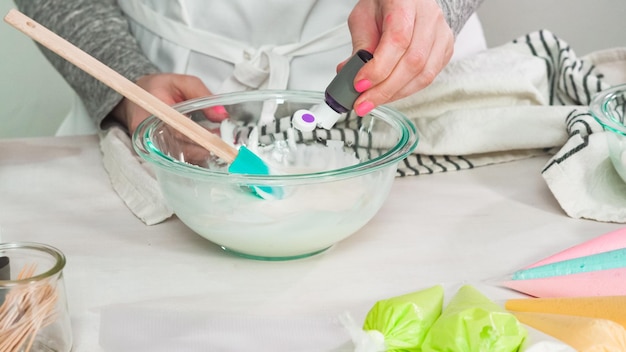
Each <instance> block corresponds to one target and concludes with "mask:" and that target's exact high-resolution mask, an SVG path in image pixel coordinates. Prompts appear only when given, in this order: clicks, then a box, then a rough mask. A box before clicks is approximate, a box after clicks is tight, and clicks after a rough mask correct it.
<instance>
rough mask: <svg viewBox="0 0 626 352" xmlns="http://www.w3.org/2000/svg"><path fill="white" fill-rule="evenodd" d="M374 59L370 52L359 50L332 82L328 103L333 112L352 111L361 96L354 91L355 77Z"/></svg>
mask: <svg viewBox="0 0 626 352" xmlns="http://www.w3.org/2000/svg"><path fill="white" fill-rule="evenodd" d="M372 58H373V56H372V54H371V53H370V52H368V51H366V50H359V51H358V52H357V53H356V54H354V55H353V56H352V57H351V58H350V60H348V62H347V63H346V64H345V65H344V66H343V68H342V69H341V71H339V73H337V76H335V78H334V79H333V80H332V81H331V82H330V84H329V85H328V87H327V88H326V103H327V104H328V105H329V106H330V107H331V108H333V110H335V111H337V112H340V113H343V112H348V111H350V110H351V109H352V106H353V105H354V102H355V101H356V99H357V98H358V97H359V95H361V93H359V92H357V91H356V89H354V77H355V76H356V74H357V73H358V72H359V70H360V69H361V67H363V65H365V63H366V62H368V61H369V60H371V59H372Z"/></svg>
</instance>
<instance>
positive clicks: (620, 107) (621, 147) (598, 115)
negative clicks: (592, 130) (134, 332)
mask: <svg viewBox="0 0 626 352" xmlns="http://www.w3.org/2000/svg"><path fill="white" fill-rule="evenodd" d="M589 108H590V110H591V114H592V115H593V117H594V118H595V119H596V121H598V122H599V123H600V124H601V125H602V127H603V128H604V130H605V131H607V132H608V133H606V138H607V145H608V147H609V157H610V159H611V162H612V163H613V166H614V167H615V170H616V171H617V173H618V174H619V176H620V177H621V178H622V179H623V180H624V182H626V125H625V123H626V121H624V119H625V118H626V84H623V85H618V86H615V87H613V88H609V89H606V90H603V91H601V92H599V93H597V94H596V95H595V96H594V98H593V99H592V101H591V104H589Z"/></svg>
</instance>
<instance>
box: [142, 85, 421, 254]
mask: <svg viewBox="0 0 626 352" xmlns="http://www.w3.org/2000/svg"><path fill="white" fill-rule="evenodd" d="M323 101H324V94H323V93H321V92H319V93H318V92H307V91H276V90H266V91H249V92H237V93H228V94H222V95H215V96H211V97H206V98H201V99H196V100H190V101H187V102H183V103H180V104H177V105H175V108H176V109H177V110H178V111H179V112H181V113H183V114H186V115H187V116H189V117H190V118H192V119H193V120H194V121H196V122H198V123H199V124H201V125H203V126H204V127H205V128H207V129H209V130H210V131H211V132H213V133H215V134H218V135H220V136H221V138H222V139H224V140H226V141H227V142H229V143H231V144H233V145H235V146H240V145H246V147H247V148H249V149H251V150H252V151H253V152H254V153H255V154H257V155H258V156H260V157H261V158H262V159H263V160H264V161H265V162H266V164H268V166H269V167H270V170H271V174H270V175H248V174H245V175H244V174H232V173H229V172H228V171H227V168H228V165H227V164H225V163H224V162H223V161H222V160H221V159H218V158H217V157H215V156H214V155H212V153H209V152H207V151H205V150H203V149H201V148H200V147H199V146H197V145H195V144H194V143H193V142H191V141H189V140H187V139H186V138H185V137H182V136H180V134H179V133H177V132H175V131H174V130H173V129H172V128H170V127H169V126H167V125H166V124H165V123H163V122H161V121H160V120H159V119H157V118H156V117H154V116H151V117H149V118H148V119H146V120H145V121H144V122H142V123H141V124H140V125H139V127H138V128H137V130H136V131H135V133H134V134H133V145H134V148H135V151H136V152H137V153H138V154H139V155H140V156H141V157H142V158H143V159H145V160H146V161H147V162H148V163H149V164H151V165H152V167H153V169H154V171H155V174H156V178H157V181H158V183H159V186H160V189H161V191H162V193H163V196H164V198H165V199H166V201H167V202H168V204H169V206H170V207H171V208H172V209H173V211H174V213H175V214H176V215H177V216H178V218H179V219H180V220H181V221H182V222H183V223H184V224H185V225H187V226H188V227H189V228H191V229H192V230H193V231H195V232H196V233H198V234H199V235H201V236H203V237H205V238H206V239H208V240H209V241H212V242H214V243H216V244H217V245H219V246H221V247H222V248H223V249H224V250H226V251H229V252H232V253H235V254H237V255H240V256H244V257H248V258H254V259H263V260H286V259H295V258H302V257H307V256H310V255H313V254H316V253H320V252H322V251H324V250H326V249H327V248H329V247H331V246H332V245H333V244H335V243H337V242H339V241H341V240H343V239H345V238H347V237H348V236H350V235H352V234H354V233H355V232H356V231H357V230H359V229H360V228H361V227H363V226H364V225H365V224H366V223H367V222H368V221H370V219H372V217H374V215H375V214H376V213H377V212H378V210H379V209H380V207H381V206H382V204H383V203H384V201H385V200H386V198H387V196H388V194H389V190H390V188H391V185H392V183H393V180H394V178H395V174H396V168H397V164H398V162H400V161H401V160H402V159H404V158H405V157H406V156H407V155H408V154H409V153H410V152H411V151H413V149H415V147H416V146H417V141H418V137H417V134H416V130H415V126H414V125H413V124H412V123H411V122H410V121H409V120H408V119H407V118H406V117H405V116H404V115H402V114H401V113H400V112H398V111H396V110H393V109H391V108H387V107H379V108H376V109H374V110H373V111H372V112H371V113H369V114H368V115H367V116H364V117H362V118H360V117H357V116H354V115H342V117H340V119H339V121H338V122H337V124H336V125H335V128H333V129H332V130H325V129H321V128H317V129H315V130H313V131H311V132H301V131H299V130H295V129H293V128H292V127H291V117H292V115H294V113H295V112H296V111H299V110H300V111H301V109H311V108H314V107H315V106H317V105H318V104H324V103H323ZM217 106H223V107H224V108H225V109H226V111H227V112H228V114H229V118H228V119H227V120H226V121H224V122H222V123H215V122H210V121H209V120H208V119H207V117H206V115H205V113H206V112H207V111H210V110H211V108H213V107H217ZM268 116H270V117H271V118H272V119H274V121H273V122H271V123H269V124H264V125H262V126H260V125H259V119H263V118H268ZM251 186H254V187H259V188H261V189H272V190H280V194H281V196H280V197H276V198H273V199H264V198H261V197H259V196H258V195H257V194H255V193H254V192H252V191H251Z"/></svg>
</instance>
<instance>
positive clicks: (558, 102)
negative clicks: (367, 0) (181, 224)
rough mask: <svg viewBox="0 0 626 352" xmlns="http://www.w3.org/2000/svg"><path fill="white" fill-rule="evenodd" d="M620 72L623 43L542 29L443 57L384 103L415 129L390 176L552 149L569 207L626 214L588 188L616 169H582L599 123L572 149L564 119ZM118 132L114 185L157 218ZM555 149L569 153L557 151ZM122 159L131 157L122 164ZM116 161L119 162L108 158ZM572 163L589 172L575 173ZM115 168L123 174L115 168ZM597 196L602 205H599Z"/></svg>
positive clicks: (601, 149)
mask: <svg viewBox="0 0 626 352" xmlns="http://www.w3.org/2000/svg"><path fill="white" fill-rule="evenodd" d="M624 76H626V48H612V49H608V50H605V51H602V52H597V53H592V54H590V55H587V56H585V57H581V58H578V57H577V56H576V55H575V53H574V51H573V50H572V49H571V48H570V47H569V45H568V44H567V43H566V42H564V41H563V40H561V39H560V38H558V37H557V36H556V35H554V34H553V33H551V32H549V31H546V30H542V31H537V32H533V33H530V34H528V35H526V36H523V37H520V38H518V39H516V40H514V41H512V42H510V43H508V44H505V45H502V46H499V47H496V48H492V49H488V50H485V51H483V52H481V53H478V54H475V55H473V56H470V57H466V58H463V59H461V60H457V61H454V62H451V63H450V64H449V65H448V66H447V67H446V68H445V69H444V71H442V73H441V74H440V75H439V76H438V77H437V79H436V80H435V81H434V82H433V83H432V84H431V85H430V86H429V87H427V88H425V89H424V90H422V91H420V92H419V93H417V94H414V95H413V96H411V97H408V98H405V99H402V100H400V101H397V102H394V103H392V104H390V106H392V107H394V108H396V109H398V110H400V111H402V112H403V113H405V114H406V115H407V116H408V117H409V118H410V119H411V120H412V121H413V122H414V123H415V125H416V127H417V130H418V134H419V137H420V140H419V143H418V147H417V149H416V150H415V152H414V153H412V154H411V155H409V156H408V157H407V158H406V159H405V160H404V161H403V162H401V163H400V165H399V167H398V176H409V175H420V174H428V173H435V172H446V171H453V170H463V169H470V168H473V167H477V166H482V165H488V164H494V163H501V162H506V161H512V160H517V159H520V158H527V157H531V156H535V155H540V154H548V153H549V154H555V153H556V154H555V156H554V157H553V158H552V159H551V161H550V163H549V164H548V165H547V166H546V168H545V169H544V170H543V176H544V178H545V180H546V182H547V183H548V186H549V188H550V189H551V191H552V192H553V194H554V196H555V197H556V199H557V200H558V201H559V203H560V204H561V206H562V207H563V209H564V210H565V212H566V213H567V214H568V215H569V216H572V217H582V218H589V219H595V220H599V221H618V222H626V214H622V215H620V216H615V213H616V212H619V211H620V209H625V208H626V207H623V206H622V200H623V202H624V204H626V197H622V196H621V195H619V194H617V195H616V194H614V195H613V198H612V201H611V202H609V203H608V205H607V204H605V203H604V202H605V201H606V199H603V198H602V197H599V196H600V195H599V194H597V193H594V194H591V193H593V192H591V193H590V188H594V189H597V187H598V184H597V183H598V182H601V183H604V185H603V187H605V191H606V190H616V189H615V187H620V185H621V184H620V183H619V182H617V181H619V180H618V179H615V177H613V178H609V179H607V178H606V177H604V178H603V179H598V178H594V177H592V176H593V175H592V174H593V170H589V168H592V167H593V165H592V164H590V163H589V160H587V159H589V158H592V159H593V160H600V159H601V160H604V164H603V165H605V166H606V165H608V164H607V163H606V162H607V160H608V152H607V150H606V145H605V142H604V138H603V132H602V129H601V128H600V126H599V125H598V124H597V123H596V122H595V121H594V120H593V119H591V118H589V119H587V120H588V121H586V122H585V123H587V124H589V125H590V126H593V127H592V128H591V131H592V132H590V133H589V134H591V133H593V138H586V140H588V143H587V148H584V149H586V150H585V152H584V153H572V152H571V146H572V145H573V144H575V143H576V140H577V139H578V138H585V137H583V136H581V134H580V132H577V130H572V125H571V124H570V122H571V121H572V119H576V118H577V117H578V116H581V115H580V114H579V113H580V112H581V111H582V112H584V113H585V114H586V116H587V117H590V116H589V115H588V113H587V105H588V104H589V101H590V99H591V98H592V96H593V95H594V94H595V93H596V92H598V91H600V90H602V89H606V88H609V87H610V86H611V85H614V84H617V83H620V82H622V81H626V80H622V79H623V77H624ZM358 124H359V120H358V118H357V117H355V116H349V117H348V118H347V119H346V120H345V121H340V122H339V123H338V124H337V125H336V126H335V128H333V129H332V130H330V131H328V132H323V133H317V132H312V133H308V134H307V133H298V134H296V137H297V138H298V139H317V140H319V139H320V138H322V139H346V138H350V136H351V135H353V134H352V133H350V131H351V130H354V129H356V128H358ZM574 125H576V126H578V125H577V124H574ZM288 126H289V124H288V123H276V124H272V125H267V126H263V128H261V129H260V136H259V139H260V140H261V141H262V140H263V139H265V138H267V139H281V138H284V136H285V135H287V133H286V131H285V129H286V128H288ZM121 132H122V131H121V130H119V129H118V130H117V132H116V131H115V130H109V131H107V132H105V134H104V135H103V138H102V139H101V141H102V142H101V144H102V151H103V154H105V159H109V161H108V163H109V166H106V164H105V166H106V168H107V171H108V172H109V174H110V176H111V180H112V183H113V185H114V188H115V189H116V191H117V192H118V193H120V196H121V197H122V198H123V199H124V200H125V201H126V203H127V205H128V206H129V208H130V209H131V210H132V211H133V212H134V213H135V214H136V215H137V216H138V217H139V218H140V219H142V221H144V222H146V223H147V224H155V223H158V222H160V221H163V220H165V219H167V218H168V217H169V216H171V215H172V212H171V210H169V208H168V207H167V206H166V205H162V206H159V205H158V204H160V202H161V201H162V197H161V196H160V194H153V193H152V192H153V191H154V192H157V193H158V188H157V187H156V183H154V178H153V174H151V173H149V172H141V171H142V170H146V168H145V166H144V165H143V162H142V161H141V160H140V159H139V158H138V157H137V156H135V155H133V152H132V149H130V148H129V146H130V141H129V138H128V136H127V135H126V134H125V133H121ZM369 142H371V144H369V145H366V146H363V148H374V149H375V148H376V146H378V145H384V144H385V138H384V137H383V136H379V137H378V138H376V136H373V138H372V140H371V141H368V143H369ZM576 150H578V149H576ZM568 151H569V152H568ZM129 153H130V154H129ZM106 154H111V155H109V156H107V155H106ZM114 154H115V155H119V156H113V155H114ZM562 154H567V155H568V156H569V157H568V158H565V159H564V158H563V157H562V156H563V155H562ZM116 160H117V161H116ZM131 160H133V161H131ZM127 162H135V163H138V164H137V165H136V167H130V166H125V163H127ZM115 163H117V164H119V166H117V167H115V166H113V165H114V164H115ZM557 166H558V168H555V167H557ZM127 168H128V170H127ZM131 169H134V170H135V171H137V172H134V171H130V170H131ZM581 169H583V170H588V172H586V173H580V172H579V171H580V170H581ZM541 171H542V170H538V171H537V172H541ZM609 171H610V170H609ZM118 172H124V174H125V176H124V177H119V176H117V175H116V173H118ZM605 175H606V173H605ZM613 176H614V175H613ZM609 181H610V182H609ZM127 182H129V183H131V185H130V186H129V185H126V183H127ZM145 185H154V187H152V186H150V187H145ZM142 192H149V193H148V194H142ZM609 193H610V192H609ZM613 193H617V191H614V192H613ZM623 194H626V193H623ZM615 198H618V199H619V201H616V200H615ZM586 202H589V203H588V204H587V203H586ZM597 204H603V205H605V206H604V207H601V209H598V207H596V206H595V205H597ZM147 219H149V222H148V221H147Z"/></svg>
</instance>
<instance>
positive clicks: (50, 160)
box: [0, 136, 621, 352]
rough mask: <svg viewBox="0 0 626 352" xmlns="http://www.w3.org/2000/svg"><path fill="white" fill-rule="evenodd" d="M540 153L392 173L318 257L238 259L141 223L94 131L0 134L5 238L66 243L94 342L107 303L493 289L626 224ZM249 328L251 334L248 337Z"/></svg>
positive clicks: (82, 342) (371, 299) (300, 308)
mask: <svg viewBox="0 0 626 352" xmlns="http://www.w3.org/2000/svg"><path fill="white" fill-rule="evenodd" d="M546 160H547V158H545V157H539V158H532V159H527V160H521V161H516V162H510V163H505V164H498V165H493V166H487V167H481V168H477V169H473V170H467V171H460V172H450V173H443V174H434V175H424V176H418V177H409V178H403V179H397V180H396V181H395V183H394V185H393V187H392V190H391V194H390V196H389V199H388V200H387V202H386V203H385V205H384V206H383V208H382V209H381V210H380V212H379V213H378V214H377V215H376V217H375V218H374V219H373V220H372V221H371V222H370V223H369V224H367V225H366V226H365V227H364V228H363V229H361V230H360V231H359V232H358V233H356V234H354V235H353V236H352V237H350V238H348V239H347V240H344V241H343V242H341V243H339V244H337V245H336V246H334V247H333V248H331V249H330V250H328V251H326V252H325V253H323V254H320V255H317V256H314V257H311V258H307V259H301V260H295V261H289V262H262V261H255V260H249V259H243V258H239V257H234V256H232V255H229V254H227V253H224V252H223V251H222V250H221V249H220V248H219V247H217V246H215V245H213V244H211V243H210V242H208V241H207V240H205V239H203V238H202V237H200V236H198V235H196V234H194V233H193V232H192V231H191V230H189V229H188V228H187V227H186V226H185V225H183V224H182V223H181V222H180V221H179V220H178V219H176V218H172V219H170V220H168V221H166V222H164V223H162V224H159V225H155V226H145V225H144V224H143V223H142V222H141V221H139V220H138V219H136V218H135V217H134V216H133V215H132V213H130V211H129V210H128V209H127V208H126V207H125V205H124V204H123V203H122V201H121V200H120V199H119V198H118V196H117V194H116V193H115V192H114V191H113V189H112V188H111V186H110V184H109V179H108V177H107V175H106V173H105V170H104V169H103V167H102V165H101V156H100V151H99V149H98V141H97V137H95V136H83V137H50V138H33V139H7V140H0V236H1V240H2V242H13V241H35V242H43V243H47V244H50V245H52V246H55V247H57V248H59V249H60V250H61V251H62V252H63V253H65V255H66V257H67V266H66V269H65V271H64V274H65V286H66V289H67V293H68V302H69V309H70V314H71V317H72V324H73V334H74V339H75V344H74V349H73V351H76V352H82V351H90V352H93V351H99V350H101V347H100V346H99V343H98V338H99V334H100V312H101V311H102V309H103V308H106V307H108V306H110V305H115V304H121V303H133V302H146V301H150V300H157V301H158V300H161V299H168V298H170V299H171V298H172V297H183V298H184V297H203V300H199V301H198V302H202V303H201V305H202V307H198V308H199V309H202V310H203V311H207V312H212V311H214V312H216V313H220V314H242V312H245V313H251V312H252V313H254V314H257V315H260V316H264V315H267V316H273V315H276V314H304V315H306V314H309V313H314V312H319V311H341V310H344V309H348V308H350V307H354V306H360V307H371V306H372V305H373V304H374V303H375V302H376V301H377V300H380V299H383V298H389V297H393V296H396V295H400V294H404V293H408V292H413V291H416V290H420V289H423V288H427V287H430V286H433V285H435V284H443V285H444V286H446V287H448V288H450V287H457V288H458V287H459V285H461V284H463V283H468V284H475V285H477V286H476V287H480V289H481V290H483V293H485V294H486V295H488V296H489V298H492V299H494V300H496V301H497V300H504V299H506V298H509V297H518V296H519V295H518V294H516V293H514V292H512V291H509V290H505V289H501V288H498V287H496V286H492V285H490V281H488V280H489V279H492V278H496V277H502V276H504V275H506V274H508V273H511V272H513V271H515V270H517V269H519V268H521V267H522V266H525V265H528V264H530V263H532V262H534V261H536V260H538V259H541V258H544V257H546V256H549V255H551V254H554V253H556V252H558V251H560V250H563V249H565V248H567V247H569V246H572V245H574V244H577V243H580V242H583V241H585V240H587V239H590V238H592V237H595V236H599V235H601V234H604V233H607V232H609V231H612V230H615V229H617V228H620V227H621V225H620V224H610V223H599V222H595V221H590V220H580V219H572V218H569V217H567V216H566V215H565V214H564V212H563V211H562V210H561V208H560V207H559V205H558V203H557V202H556V200H555V199H554V198H553V196H552V194H551V193H550V191H549V189H548V188H547V186H546V184H545V183H544V181H543V179H542V178H541V174H540V171H541V169H542V167H543V166H544V164H545V163H546ZM243 333H245V332H242V334H243Z"/></svg>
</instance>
